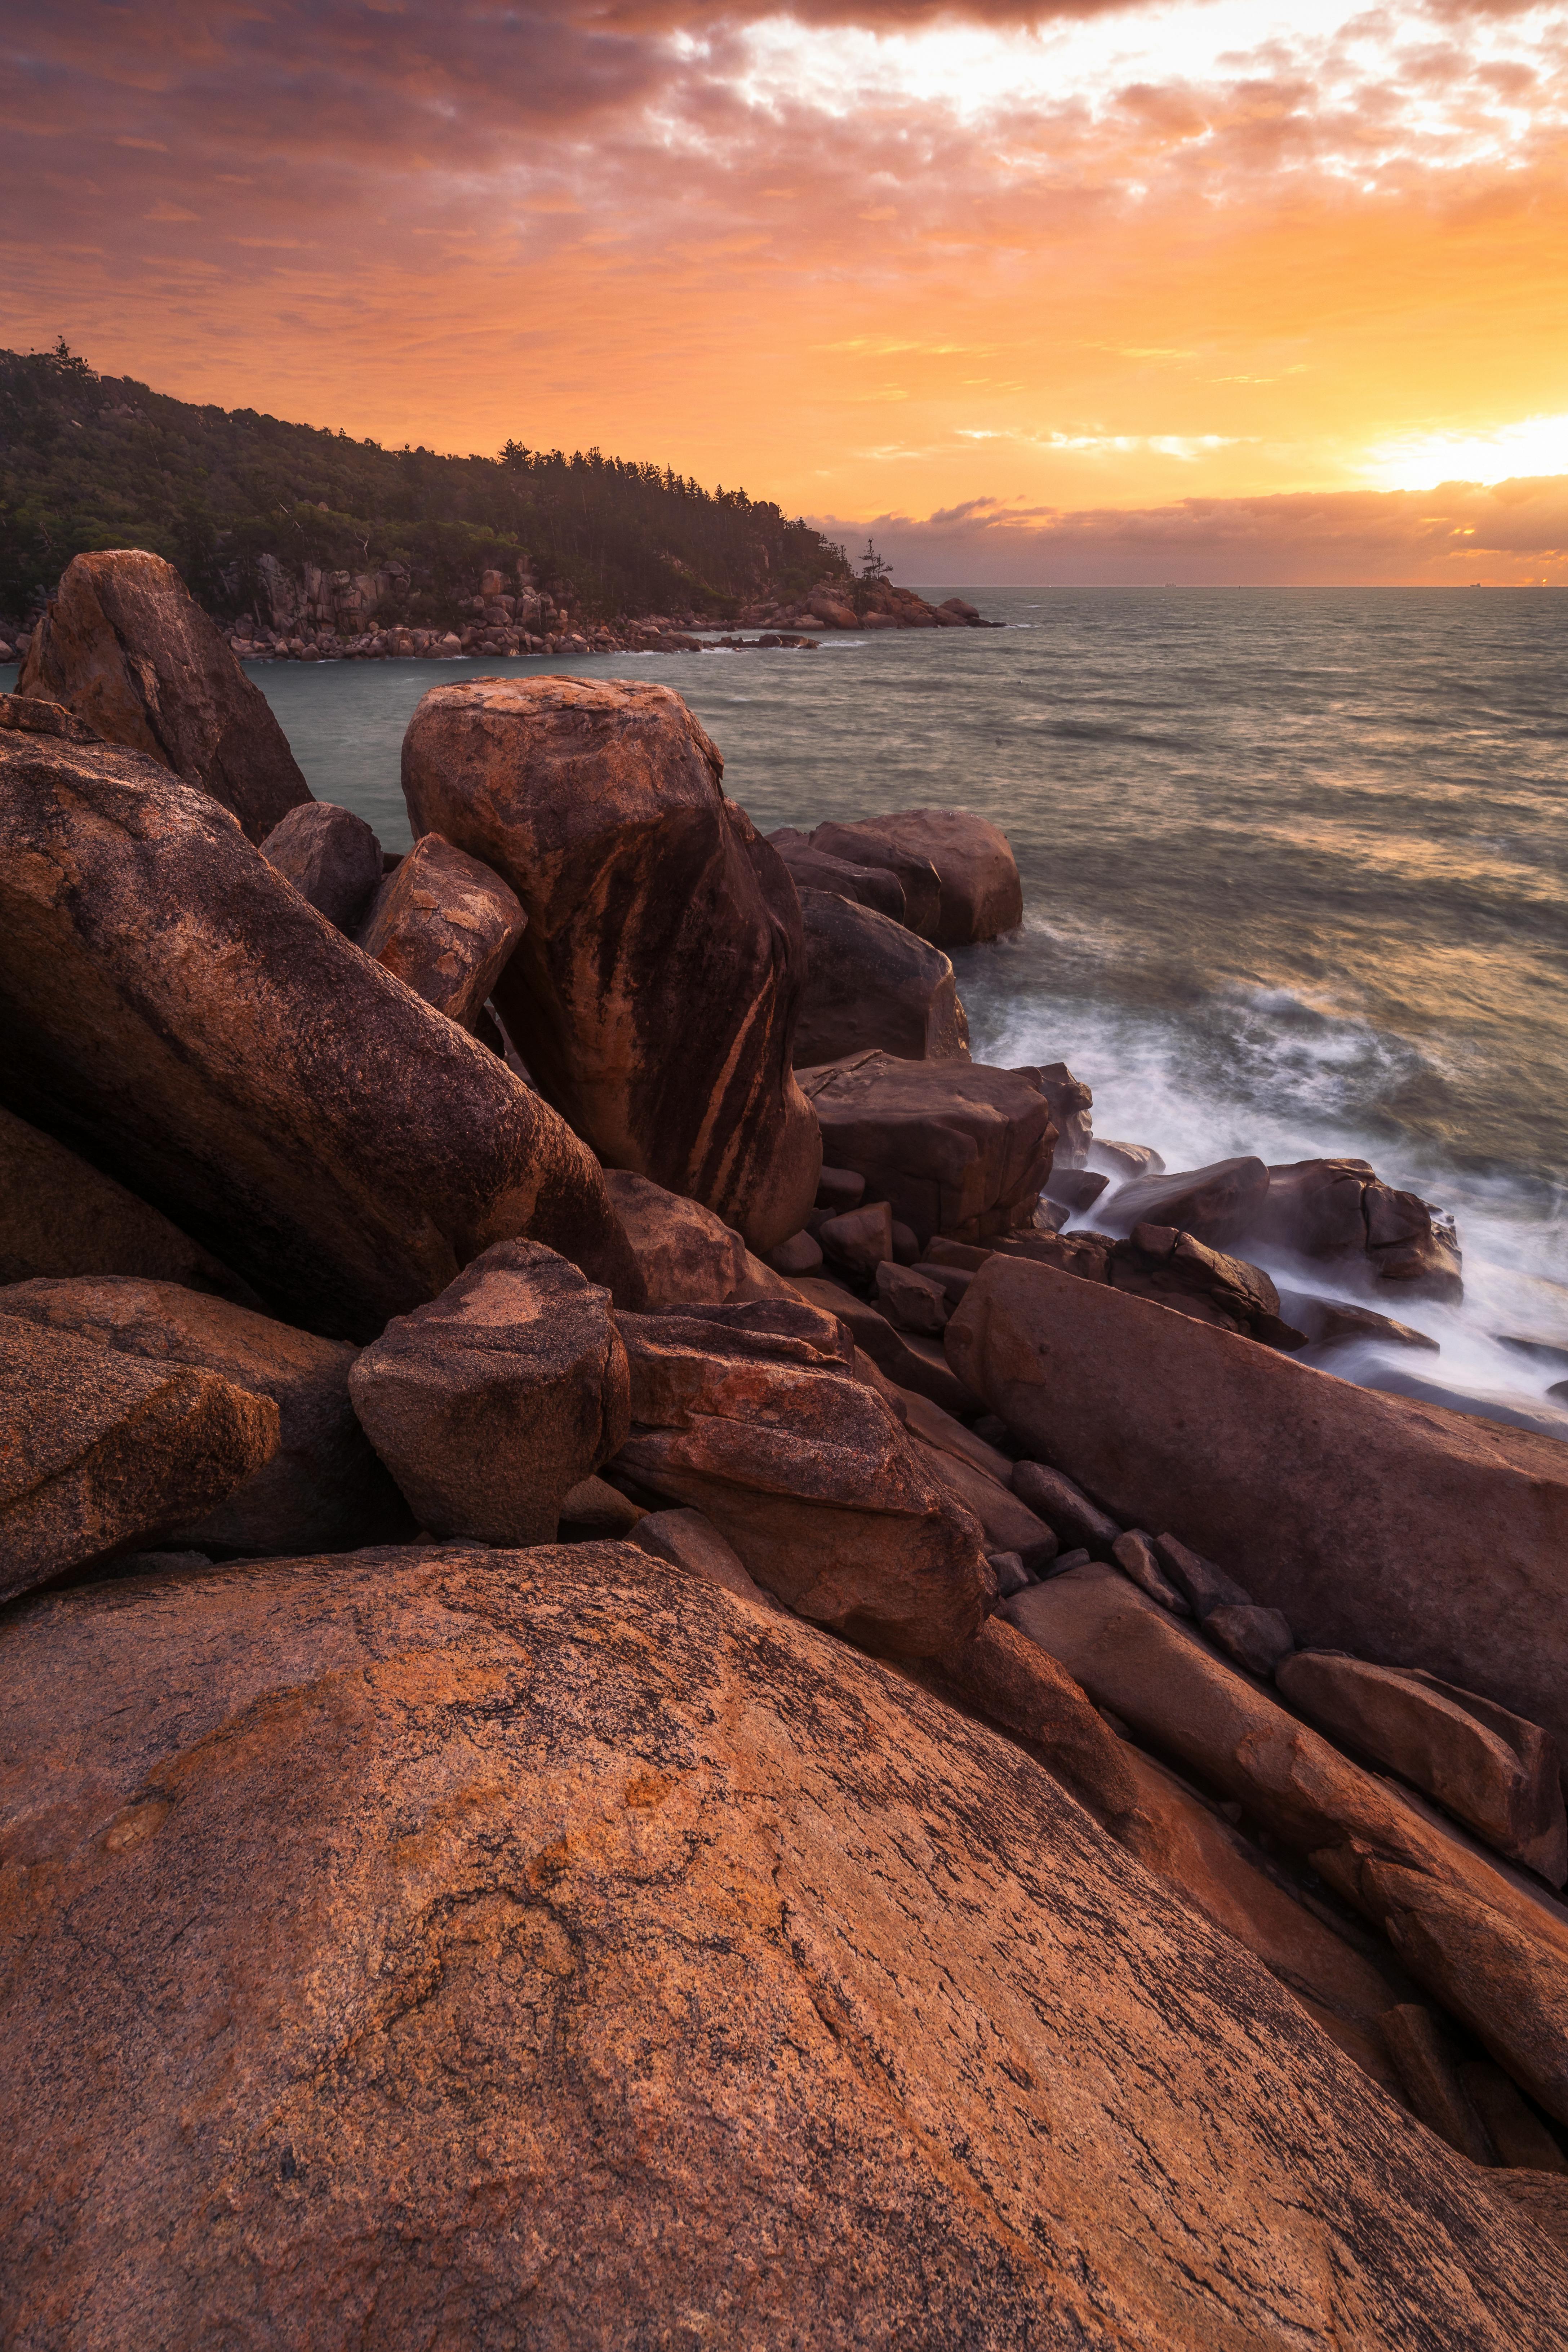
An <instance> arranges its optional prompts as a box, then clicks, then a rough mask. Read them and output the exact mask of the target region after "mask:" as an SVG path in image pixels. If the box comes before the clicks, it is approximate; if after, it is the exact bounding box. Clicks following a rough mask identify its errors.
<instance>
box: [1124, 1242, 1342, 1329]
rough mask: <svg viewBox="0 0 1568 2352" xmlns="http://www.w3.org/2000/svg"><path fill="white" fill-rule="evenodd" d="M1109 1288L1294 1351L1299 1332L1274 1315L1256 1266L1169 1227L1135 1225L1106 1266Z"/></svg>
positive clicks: (1274, 1298) (1275, 1298)
mask: <svg viewBox="0 0 1568 2352" xmlns="http://www.w3.org/2000/svg"><path fill="white" fill-rule="evenodd" d="M1106 1270H1107V1273H1108V1274H1109V1276H1110V1282H1111V1285H1112V1286H1113V1287H1114V1288H1115V1289H1117V1290H1125V1291H1128V1292H1130V1293H1131V1296H1132V1297H1135V1298H1153V1299H1156V1300H1158V1302H1159V1304H1160V1305H1161V1306H1162V1307H1175V1308H1176V1309H1177V1310H1178V1311H1179V1312H1180V1313H1181V1314H1183V1315H1195V1316H1197V1317H1198V1318H1199V1319H1200V1320H1202V1321H1204V1322H1210V1323H1215V1324H1217V1325H1218V1326H1219V1328H1221V1329H1222V1330H1226V1329H1229V1330H1234V1331H1245V1332H1246V1333H1247V1337H1248V1338H1249V1339H1260V1340H1262V1341H1263V1342H1264V1344H1265V1345H1266V1346H1268V1347H1271V1348H1299V1347H1300V1345H1301V1343H1302V1340H1303V1339H1304V1337H1305V1335H1304V1333H1302V1332H1301V1331H1300V1330H1299V1329H1297V1328H1295V1327H1294V1326H1293V1325H1292V1324H1290V1323H1289V1321H1288V1320H1287V1319H1286V1318H1284V1317H1283V1316H1282V1315H1281V1314H1280V1311H1279V1292H1278V1291H1277V1290H1276V1289H1275V1287H1274V1285H1273V1282H1272V1281H1271V1280H1270V1278H1269V1276H1268V1275H1267V1274H1265V1273H1264V1271H1263V1269H1262V1267H1261V1266H1257V1265H1248V1264H1247V1260H1246V1259H1245V1258H1239V1257H1232V1256H1230V1255H1227V1254H1226V1253H1224V1252H1222V1251H1219V1250H1215V1249H1210V1248H1209V1247H1208V1246H1207V1244H1205V1243H1203V1242H1200V1241H1197V1240H1195V1239H1194V1236H1193V1235H1192V1234H1186V1233H1181V1232H1178V1231H1177V1230H1175V1229H1174V1228H1173V1227H1172V1226H1170V1225H1135V1226H1134V1227H1133V1229H1132V1233H1131V1236H1130V1237H1129V1238H1128V1239H1127V1240H1125V1241H1120V1242H1118V1243H1117V1244H1115V1246H1114V1247H1113V1248H1112V1249H1111V1251H1110V1255H1109V1258H1108V1259H1107V1262H1106Z"/></svg>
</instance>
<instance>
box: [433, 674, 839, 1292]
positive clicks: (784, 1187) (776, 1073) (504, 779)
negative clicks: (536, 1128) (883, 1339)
mask: <svg viewBox="0 0 1568 2352" xmlns="http://www.w3.org/2000/svg"><path fill="white" fill-rule="evenodd" d="M722 769H723V761H722V760H721V758H720V755H719V753H718V751H716V750H715V748H714V746H713V745H712V744H711V743H710V741H709V739H708V737H707V736H706V735H705V734H704V733H703V731H702V730H701V728H700V727H699V726H698V724H697V722H696V720H695V719H693V718H692V716H691V714H690V712H689V710H688V709H687V708H686V706H685V704H684V703H683V702H682V701H681V699H680V698H679V695H677V694H673V693H672V692H671V691H670V689H669V688H668V687H662V686H644V685H624V684H619V683H616V682H614V681H606V682H605V683H603V684H601V683H598V682H596V681H595V682H594V683H590V682H589V681H588V680H586V679H584V678H564V677H537V678H527V679H515V680H502V679H498V678H489V679H486V678H478V679H475V680H474V681H473V682H472V683H471V684H463V685H459V686H447V687H437V688H433V689H432V691H431V692H430V693H429V694H427V695H426V697H425V699H424V700H423V702H421V704H420V705H419V708H418V709H417V710H416V712H415V714H414V717H413V719H412V720H411V721H410V723H409V728H408V732H407V735H406V737H405V742H404V750H403V782H404V792H405V797H406V799H407V802H408V809H409V815H410V820H411V822H412V824H413V826H414V830H415V833H416V835H420V834H425V833H430V832H436V833H440V834H443V835H445V836H446V838H447V840H448V841H453V842H456V843H457V845H458V847H459V848H462V849H466V850H468V852H469V853H470V855H471V856H476V857H479V858H482V859H483V860H484V862H485V863H486V864H487V865H488V866H492V867H493V868H494V869H495V871H496V872H497V873H499V874H500V876H501V877H502V878H503V879H504V880H505V881H506V882H507V883H508V884H509V885H510V887H511V888H512V889H513V890H514V891H515V892H516V893H517V896H518V898H520V900H521V903H522V906H523V908H524V909H525V911H526V913H527V916H528V929H527V930H526V931H525V932H524V933H523V936H522V939H521V941H520V943H519V945H518V947H517V950H516V951H515V953H514V954H513V956H512V958H511V961H510V963H509V964H508V966H507V968H506V971H504V973H503V974H502V976H501V978H500V981H499V982H497V985H496V991H495V995H496V1003H497V1005H498V1007H499V1009H500V1013H501V1015H502V1017H503V1019H504V1020H505V1022H506V1025H507V1028H508V1030H509V1032H510V1034H511V1036H512V1037H513V1038H514V1039H515V1041H516V1043H517V1045H518V1048H519V1050H520V1052H521V1054H522V1055H523V1057H524V1059H525V1060H526V1062H527V1064H528V1066H529V1068H530V1069H531V1071H532V1072H533V1074H534V1076H535V1077H536V1079H537V1080H538V1083H539V1085H540V1086H541V1087H542V1089H543V1091H544V1093H545V1095H546V1096H547V1097H548V1098H549V1099H550V1100H551V1101H552V1103H554V1104H555V1105H556V1106H557V1108H559V1109H560V1110H561V1111H562V1113H563V1116H564V1117H565V1118H567V1119H568V1120H569V1121H570V1122H571V1124H572V1125H573V1126H574V1128H575V1129H576V1130H577V1132H578V1133H579V1134H580V1135H583V1136H584V1137H586V1139H588V1141H589V1142H590V1143H591V1144H592V1145H593V1147H594V1149H595V1151H596V1152H597V1153H598V1155H599V1157H600V1159H601V1160H604V1161H605V1163H606V1165H608V1166H613V1167H618V1168H629V1169H632V1170H633V1171H635V1172H636V1173H637V1174H639V1175H644V1176H650V1177H652V1178H653V1180H654V1181H655V1182H656V1183H659V1184H663V1185H664V1186H665V1187H666V1188H667V1190H668V1191H669V1192H685V1193H689V1194H690V1195H691V1196H692V1198H693V1199H695V1200H698V1201H700V1202H702V1204H703V1206H704V1207H706V1208H710V1209H712V1210H714V1211H715V1212H716V1213H718V1214H719V1215H720V1216H721V1217H722V1218H723V1219H724V1221H725V1223H728V1224H732V1225H734V1226H735V1227H736V1228H737V1229H738V1230H739V1231H740V1232H741V1233H742V1234H744V1235H745V1238H746V1241H747V1243H748V1244H750V1246H751V1247H752V1248H753V1249H755V1250H757V1251H759V1252H762V1251H765V1250H768V1249H771V1248H772V1247H773V1244H775V1243H776V1242H781V1241H784V1240H787V1238H788V1237H789V1235H790V1234H794V1233H798V1232H799V1230H800V1228H801V1226H802V1224H803V1223H805V1214H806V1212H807V1210H808V1209H809V1208H810V1206H811V1203H812V1200H813V1197H814V1196H815V1193H816V1172H817V1169H818V1168H819V1166H820V1165H821V1152H820V1150H819V1148H818V1143H817V1136H816V1122H815V1121H814V1120H813V1118H812V1117H811V1112H810V1109H809V1108H808V1106H807V1105H806V1103H805V1100H804V1099H803V1097H802V1096H801V1093H800V1089H799V1088H798V1087H797V1086H796V1085H795V1079H794V1076H792V1071H791V1056H792V1048H793V1044H794V1031H795V1013H796V1006H797V1003H798V999H799V995H800V990H801V985H802V982H803V979H804V975H805V960H804V950H803V947H802V943H801V934H800V911H799V903H798V901H797V899H796V898H795V887H794V885H793V884H792V883H791V881H790V879H789V876H788V874H787V873H786V872H785V870H784V866H783V864H782V862H781V861H780V859H779V857H778V855H777V853H776V852H775V851H773V850H772V849H770V848H769V846H768V845H767V843H766V842H765V841H763V839H762V838H761V837H760V836H759V835H758V834H757V833H756V832H755V830H754V829H753V827H752V824H751V823H750V821H749V820H748V818H747V817H746V815H745V814H744V812H743V811H742V810H741V809H739V808H737V807H736V805H735V803H733V802H732V801H729V800H726V799H725V797H724V794H723V793H722V791H721V787H720V777H721V773H722Z"/></svg>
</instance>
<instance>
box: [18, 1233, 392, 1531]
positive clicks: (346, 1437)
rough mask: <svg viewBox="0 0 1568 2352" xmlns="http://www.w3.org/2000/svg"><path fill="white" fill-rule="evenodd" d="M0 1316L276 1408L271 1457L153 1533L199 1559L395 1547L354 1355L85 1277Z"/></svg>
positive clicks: (150, 1285)
mask: <svg viewBox="0 0 1568 2352" xmlns="http://www.w3.org/2000/svg"><path fill="white" fill-rule="evenodd" d="M0 1314H3V1315H6V1316H11V1317H15V1318H20V1319H22V1320H24V1321H26V1322H29V1323H37V1324H39V1325H42V1326H43V1327H44V1328H46V1329H47V1330H51V1331H68V1332H74V1333H75V1334H76V1336H77V1337H78V1338H79V1339H89V1340H92V1341H94V1342H96V1344H97V1345H98V1346H99V1347H100V1348H111V1349H116V1350H117V1351H118V1352H119V1353H120V1354H121V1355H122V1356H129V1357H133V1358H136V1359H138V1360H141V1361H142V1362H143V1363H148V1364H164V1365H168V1364H186V1365H189V1366H191V1367H192V1368H193V1369H194V1370H198V1371H207V1372H216V1373H217V1374H218V1376H219V1377H220V1379H222V1380H225V1381H228V1382H229V1384H230V1385H231V1387H234V1388H237V1389H241V1390H243V1391H245V1392H246V1394H247V1395H249V1396H253V1397H261V1398H270V1399H271V1401H272V1402H273V1403H274V1404H275V1405H276V1406H277V1408H278V1423H279V1441H278V1450H277V1452H276V1453H275V1454H271V1455H270V1457H269V1458H268V1460H267V1461H265V1462H264V1463H263V1464H262V1465H261V1466H260V1468H259V1469H257V1470H254V1471H252V1473H251V1475H249V1477H247V1479H245V1480H244V1482H243V1483H242V1484H241V1485H239V1486H236V1487H235V1488H234V1490H233V1492H232V1493H230V1494H227V1495H226V1496H224V1497H223V1499H222V1500H221V1501H220V1502H218V1503H217V1504H216V1507H214V1508H212V1509H210V1510H205V1511H204V1512H202V1513H201V1515H200V1516H199V1517H195V1516H193V1517H190V1518H189V1519H187V1520H186V1521H185V1522H184V1524H183V1525H181V1526H178V1527H170V1528H166V1529H165V1531H164V1532H165V1534H166V1536H167V1538H169V1539H170V1540H172V1541H175V1542H178V1543H180V1544H185V1545H189V1546H191V1547H192V1548H193V1549H196V1550H199V1551H203V1552H206V1553H209V1554H222V1553H243V1554H247V1555H249V1556H251V1557H254V1558H266V1557H267V1556H268V1555H270V1554H274V1553H281V1552H307V1551H337V1550H344V1549H348V1547H349V1546H351V1545H353V1546H354V1547H356V1548H357V1547H359V1546H361V1545H363V1544H366V1543H395V1542H398V1541H401V1540H402V1539H403V1538H405V1537H406V1536H410V1535H412V1534H413V1533H414V1522H413V1521H412V1519H411V1518H410V1517H409V1516H408V1511H407V1507H406V1506H405V1503H404V1501H403V1498H402V1496H400V1495H399V1494H398V1492H397V1489H396V1487H395V1486H394V1485H393V1483H392V1480H391V1479H390V1478H389V1477H388V1476H387V1475H386V1472H385V1471H384V1469H383V1468H382V1465H381V1464H380V1463H379V1462H378V1461H377V1460H376V1457H375V1455H374V1453H373V1452H372V1451H371V1448H370V1445H369V1444H368V1442H367V1440H366V1438H365V1435H364V1433H363V1430H362V1429H361V1427H360V1425H359V1423H358V1422H357V1421H356V1420H355V1418H354V1412H353V1405H352V1404H351V1403H350V1402H349V1372H350V1370H351V1368H352V1366H353V1361H354V1350H353V1348H352V1347H349V1346H348V1345H346V1344H345V1343H344V1342H343V1341H342V1340H339V1339H317V1338H315V1336H314V1335H313V1334H312V1333H310V1332H308V1331H295V1330H291V1329H290V1328H289V1326H288V1325H287V1324H284V1323H275V1322H273V1321H272V1320H271V1318H269V1317H268V1316H265V1315H253V1314H251V1313H250V1312H249V1311H248V1310H247V1308H246V1307H236V1306H234V1305H233V1304H231V1302H230V1301H229V1300H227V1299H226V1298H210V1297H204V1296H203V1295H202V1294H201V1293H200V1292H199V1291H194V1290H186V1289H184V1288H182V1287H181V1286H179V1285H178V1284H176V1283H173V1282H137V1281H132V1280H127V1279H125V1278H124V1277H114V1276H108V1277H105V1276H96V1277H95V1276H87V1277H78V1278H77V1279H76V1280H74V1281H64V1282H24V1283H19V1284H17V1285H16V1286H14V1287H13V1288H11V1289H9V1290H0Z"/></svg>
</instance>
